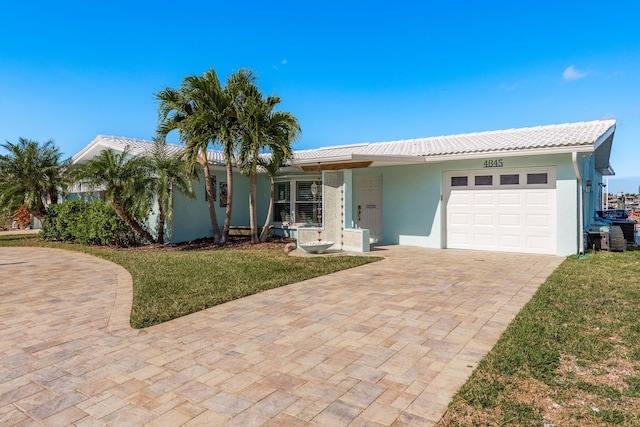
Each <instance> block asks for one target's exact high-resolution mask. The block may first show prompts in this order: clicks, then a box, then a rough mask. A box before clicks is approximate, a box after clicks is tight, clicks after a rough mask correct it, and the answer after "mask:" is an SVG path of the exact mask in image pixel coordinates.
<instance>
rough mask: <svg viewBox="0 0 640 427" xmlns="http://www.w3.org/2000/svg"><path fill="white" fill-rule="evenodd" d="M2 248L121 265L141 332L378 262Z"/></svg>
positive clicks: (265, 253) (5, 241)
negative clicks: (82, 256) (56, 253)
mask: <svg viewBox="0 0 640 427" xmlns="http://www.w3.org/2000/svg"><path fill="white" fill-rule="evenodd" d="M1 246H43V247H50V248H60V249H68V250H77V251H81V252H85V253H88V254H91V255H95V256H97V257H100V258H104V259H107V260H109V261H112V262H114V263H116V264H119V265H121V266H123V267H124V268H125V269H126V270H127V271H129V273H131V276H132V278H133V308H132V310H131V326H133V327H134V328H145V327H147V326H151V325H155V324H158V323H162V322H166V321H167V320H171V319H175V318H177V317H180V316H184V315H187V314H189V313H193V312H196V311H200V310H204V309H205V308H208V307H212V306H214V305H217V304H222V303H224V302H227V301H231V300H234V299H238V298H242V297H245V296H247V295H251V294H255V293H258V292H261V291H264V290H267V289H272V288H277V287H279V286H284V285H288V284H291V283H295V282H300V281H302V280H306V279H310V278H313V277H317V276H323V275H325V274H329V273H333V272H336V271H340V270H345V269H347V268H352V267H357V266H359V265H363V264H367V263H370V262H373V261H377V260H380V259H381V258H377V257H369V256H332V257H309V258H299V257H291V256H288V255H286V254H285V253H284V252H283V251H282V249H260V250H253V249H246V250H240V249H216V250H187V251H146V250H140V251H137V250H117V249H109V248H97V247H90V246H83V245H71V244H63V243H50V242H45V241H42V240H40V239H39V238H38V237H37V236H34V235H28V236H24V235H19V236H18V235H6V236H0V247H1Z"/></svg>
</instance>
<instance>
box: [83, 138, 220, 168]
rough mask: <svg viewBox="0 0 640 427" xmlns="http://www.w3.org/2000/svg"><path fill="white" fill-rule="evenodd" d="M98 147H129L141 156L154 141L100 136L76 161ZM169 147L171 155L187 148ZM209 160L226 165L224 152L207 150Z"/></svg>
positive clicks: (131, 151) (133, 152) (172, 145)
mask: <svg viewBox="0 0 640 427" xmlns="http://www.w3.org/2000/svg"><path fill="white" fill-rule="evenodd" d="M96 145H100V146H103V147H108V148H113V149H117V150H124V149H125V148H126V147H129V152H130V153H131V154H135V155H140V154H144V153H146V152H148V151H149V150H150V148H151V145H153V141H148V140H145V139H135V138H126V137H122V136H109V135H98V136H96V137H95V139H94V140H93V141H91V143H90V144H89V145H88V146H86V147H85V148H84V149H83V150H82V151H81V152H80V153H78V154H76V155H75V156H74V160H75V159H76V158H79V157H81V156H82V155H83V154H84V153H85V152H87V151H88V150H90V149H91V148H93V147H95V146H96ZM167 146H168V148H169V153H171V154H173V153H177V152H179V151H181V150H184V148H185V147H184V146H182V145H176V144H167ZM207 159H208V160H209V162H210V163H212V164H219V165H224V156H223V153H222V151H216V150H207Z"/></svg>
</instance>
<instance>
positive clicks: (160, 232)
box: [158, 196, 165, 245]
mask: <svg viewBox="0 0 640 427" xmlns="http://www.w3.org/2000/svg"><path fill="white" fill-rule="evenodd" d="M162 205H163V203H162V197H160V196H158V243H160V244H161V245H163V244H164V221H165V214H164V208H163V207H162Z"/></svg>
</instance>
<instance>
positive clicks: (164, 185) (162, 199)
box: [149, 139, 195, 244]
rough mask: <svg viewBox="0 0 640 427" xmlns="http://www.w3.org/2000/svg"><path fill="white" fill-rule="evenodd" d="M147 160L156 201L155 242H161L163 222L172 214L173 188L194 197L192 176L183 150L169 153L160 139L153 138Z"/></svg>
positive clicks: (162, 238)
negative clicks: (156, 228)
mask: <svg viewBox="0 0 640 427" xmlns="http://www.w3.org/2000/svg"><path fill="white" fill-rule="evenodd" d="M149 160H150V166H151V168H152V170H153V190H154V193H155V197H156V201H157V203H158V239H157V242H158V243H160V244H163V243H164V226H165V222H166V221H167V220H170V219H171V216H172V215H173V194H174V190H175V189H177V190H179V191H180V192H181V193H182V194H184V195H185V196H186V197H188V198H190V199H193V198H195V194H194V192H193V187H192V186H191V181H192V179H193V178H194V176H193V174H192V173H190V171H189V170H188V169H187V166H186V163H185V161H184V152H183V151H179V152H176V153H173V154H171V153H170V150H169V147H168V146H167V144H166V142H164V141H162V140H161V139H155V140H154V143H153V147H152V149H151V153H149Z"/></svg>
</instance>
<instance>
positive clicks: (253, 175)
mask: <svg viewBox="0 0 640 427" xmlns="http://www.w3.org/2000/svg"><path fill="white" fill-rule="evenodd" d="M256 81H257V78H256V76H255V75H254V74H253V73H252V72H251V71H250V70H240V71H239V72H238V73H237V75H236V79H234V80H231V81H229V83H228V84H227V86H228V87H229V88H230V90H231V91H232V93H234V94H235V98H234V101H233V105H234V108H235V110H236V115H237V119H238V122H239V129H240V149H239V153H238V154H239V163H240V165H241V168H242V170H243V172H244V173H246V174H248V175H249V223H250V227H251V242H252V243H258V242H259V241H260V239H259V237H258V221H257V214H256V191H257V184H256V181H257V173H258V163H259V158H260V154H261V152H263V151H264V150H265V149H266V148H268V146H269V144H272V143H276V142H277V143H281V142H282V141H285V140H287V141H288V142H289V145H290V144H291V143H292V142H293V141H295V140H296V139H297V138H298V136H299V135H300V125H299V123H298V120H297V119H296V118H295V117H294V116H293V115H292V114H291V113H289V112H282V111H273V110H274V108H275V107H276V106H277V105H278V104H279V103H280V98H279V97H277V96H269V97H266V98H265V97H264V95H263V94H262V92H261V91H260V89H259V88H258V86H257V85H256Z"/></svg>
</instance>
